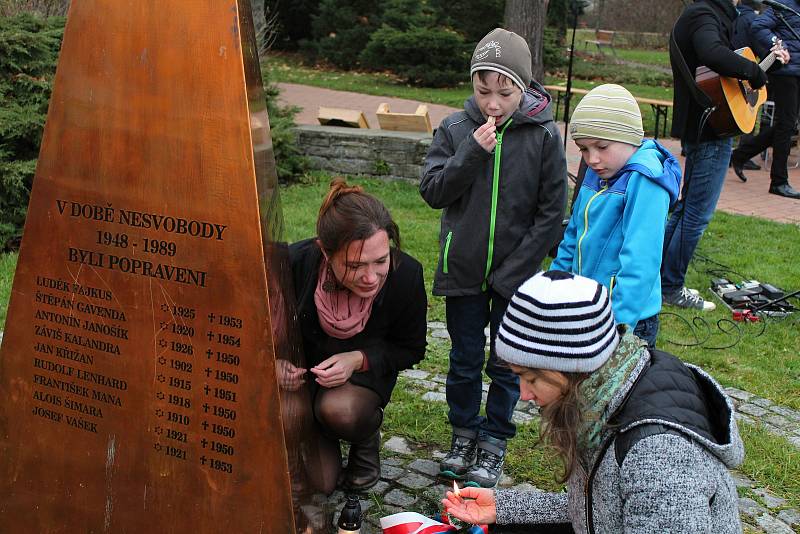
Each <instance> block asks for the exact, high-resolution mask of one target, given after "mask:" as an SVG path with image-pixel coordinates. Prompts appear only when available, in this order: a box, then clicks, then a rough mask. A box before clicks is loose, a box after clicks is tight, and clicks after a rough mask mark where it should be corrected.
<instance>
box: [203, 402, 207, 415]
mask: <svg viewBox="0 0 800 534" xmlns="http://www.w3.org/2000/svg"><path fill="white" fill-rule="evenodd" d="M203 411H204V412H206V413H208V403H205V404H203Z"/></svg>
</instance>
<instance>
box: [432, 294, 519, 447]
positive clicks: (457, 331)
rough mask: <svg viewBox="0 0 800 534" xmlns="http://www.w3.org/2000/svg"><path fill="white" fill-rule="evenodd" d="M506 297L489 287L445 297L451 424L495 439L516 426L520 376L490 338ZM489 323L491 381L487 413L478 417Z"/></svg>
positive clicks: (510, 433)
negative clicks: (514, 416)
mask: <svg viewBox="0 0 800 534" xmlns="http://www.w3.org/2000/svg"><path fill="white" fill-rule="evenodd" d="M506 307H508V300H506V299H505V298H503V297H501V296H500V295H498V294H497V293H495V292H494V291H493V290H491V289H489V291H488V292H484V293H481V294H480V295H469V296H466V297H447V298H446V299H445V308H446V313H447V331H448V332H449V333H450V340H451V343H452V348H451V349H450V370H449V371H448V373H447V405H448V407H449V408H450V411H449V413H448V418H449V419H450V425H452V426H453V427H457V428H466V429H469V430H473V431H475V432H477V433H478V438H479V439H480V438H481V437H483V436H486V435H487V434H488V435H490V436H492V437H494V438H498V439H509V438H512V437H514V434H516V431H517V427H516V425H515V424H514V423H512V422H511V415H512V414H513V413H514V407H515V406H516V404H517V401H518V400H519V378H518V377H517V375H515V374H514V373H512V372H511V370H510V369H509V368H508V366H506V365H505V364H503V363H502V362H500V361H499V360H498V359H497V356H496V355H495V352H494V340H495V336H497V330H498V328H499V327H500V320H501V319H502V318H503V314H504V313H505V311H506ZM487 323H488V324H489V335H490V340H491V343H490V350H489V361H488V363H487V364H486V374H487V375H489V378H490V379H491V384H490V385H489V394H488V396H487V399H486V417H483V416H482V415H480V408H481V384H482V382H483V381H482V371H483V364H484V362H485V361H486V351H485V347H486V336H485V335H484V328H486V325H487Z"/></svg>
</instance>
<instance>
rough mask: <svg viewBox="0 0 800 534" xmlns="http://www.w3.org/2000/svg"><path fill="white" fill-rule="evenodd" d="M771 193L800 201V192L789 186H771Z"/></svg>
mask: <svg viewBox="0 0 800 534" xmlns="http://www.w3.org/2000/svg"><path fill="white" fill-rule="evenodd" d="M769 192H770V193H772V194H773V195H778V196H781V197H786V198H796V199H800V191H798V190H796V189H795V188H793V187H792V186H791V185H789V184H781V185H771V186H769Z"/></svg>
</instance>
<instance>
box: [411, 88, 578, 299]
mask: <svg viewBox="0 0 800 534" xmlns="http://www.w3.org/2000/svg"><path fill="white" fill-rule="evenodd" d="M485 122H486V120H485V119H484V118H483V116H482V115H481V112H480V109H479V108H478V105H477V104H476V103H475V100H474V97H470V98H469V99H468V100H467V101H466V102H465V103H464V111H459V112H456V113H453V114H452V115H450V116H449V117H447V118H446V119H445V120H444V121H442V123H441V125H440V126H439V128H438V129H437V130H436V135H435V136H434V138H433V142H432V143H431V147H430V149H429V151H428V155H427V157H426V158H425V168H424V170H423V174H422V180H421V182H420V186H419V190H420V194H421V195H422V197H423V198H424V199H425V201H426V202H427V203H428V204H429V205H430V206H431V207H433V208H443V213H442V221H441V231H440V233H439V244H440V255H439V265H438V267H437V269H436V275H435V277H434V281H433V293H434V295H445V296H465V295H476V294H478V293H480V292H481V291H483V289H484V288H483V287H482V286H483V285H484V281H486V283H487V284H488V286H491V287H492V288H493V289H494V290H495V291H497V292H498V293H499V294H500V295H501V296H503V297H504V298H506V299H510V298H511V296H512V295H513V293H514V291H515V290H516V289H517V287H518V286H519V285H520V284H522V282H524V281H525V280H527V279H528V278H529V277H531V276H532V275H534V274H535V273H536V272H537V271H538V270H539V265H540V263H541V262H542V260H543V259H544V257H545V255H546V254H547V252H548V250H549V249H550V248H551V247H552V246H553V245H554V244H555V241H556V240H557V239H559V238H560V236H561V234H560V231H561V223H562V220H563V217H564V209H565V206H566V199H567V168H566V159H565V156H564V147H563V143H562V140H561V136H560V134H559V131H558V128H557V127H556V125H555V123H554V122H553V115H552V111H551V106H550V96H549V95H548V94H547V92H546V91H545V90H544V88H543V87H542V86H540V85H539V84H537V83H536V82H533V83H532V84H531V87H530V88H529V89H528V90H527V91H526V92H525V93H524V95H523V99H522V102H521V103H520V107H519V109H517V110H516V111H515V112H514V114H513V115H512V116H511V122H510V123H508V121H506V124H503V125H499V126H498V129H497V131H498V145H497V147H496V148H495V150H494V153H492V154H490V153H488V152H486V150H484V149H483V148H482V147H481V146H480V145H479V144H478V143H477V141H475V138H474V137H473V136H472V133H473V132H474V131H475V129H477V128H478V127H479V126H481V125H482V124H484V123H485ZM506 125H507V128H505V130H503V127H504V126H506ZM501 131H503V133H502V135H500V132H501ZM496 163H497V164H498V165H499V166H498V167H497V172H495V164H496ZM487 264H489V265H488V276H487Z"/></svg>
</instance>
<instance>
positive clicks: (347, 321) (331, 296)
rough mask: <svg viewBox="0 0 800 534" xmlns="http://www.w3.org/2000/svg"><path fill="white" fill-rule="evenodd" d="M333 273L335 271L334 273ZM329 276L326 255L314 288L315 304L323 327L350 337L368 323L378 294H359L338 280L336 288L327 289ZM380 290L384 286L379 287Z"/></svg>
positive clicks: (332, 334)
mask: <svg viewBox="0 0 800 534" xmlns="http://www.w3.org/2000/svg"><path fill="white" fill-rule="evenodd" d="M330 274H331V276H332V275H333V272H331V273H330ZM327 276H328V260H326V259H325V258H323V259H322V262H321V264H320V266H319V276H318V278H317V288H316V289H315V290H314V304H316V307H317V316H318V317H319V324H320V326H321V327H322V329H323V330H324V331H325V333H326V334H328V335H329V336H331V337H335V338H337V339H347V338H351V337H353V336H354V335H356V334H358V333H359V332H361V331H362V330H364V327H365V326H366V325H367V321H368V320H369V315H370V313H371V312H372V303H373V301H374V300H375V295H377V294H378V293H377V292H376V293H375V295H372V296H371V297H368V298H363V297H359V296H357V295H356V294H355V293H353V292H352V291H350V290H349V289H347V288H345V287H342V286H341V285H340V284H338V283H337V284H336V289H334V290H333V291H325V290H324V289H323V288H322V285H323V284H324V283H325V280H326V279H327ZM379 291H380V290H379Z"/></svg>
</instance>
